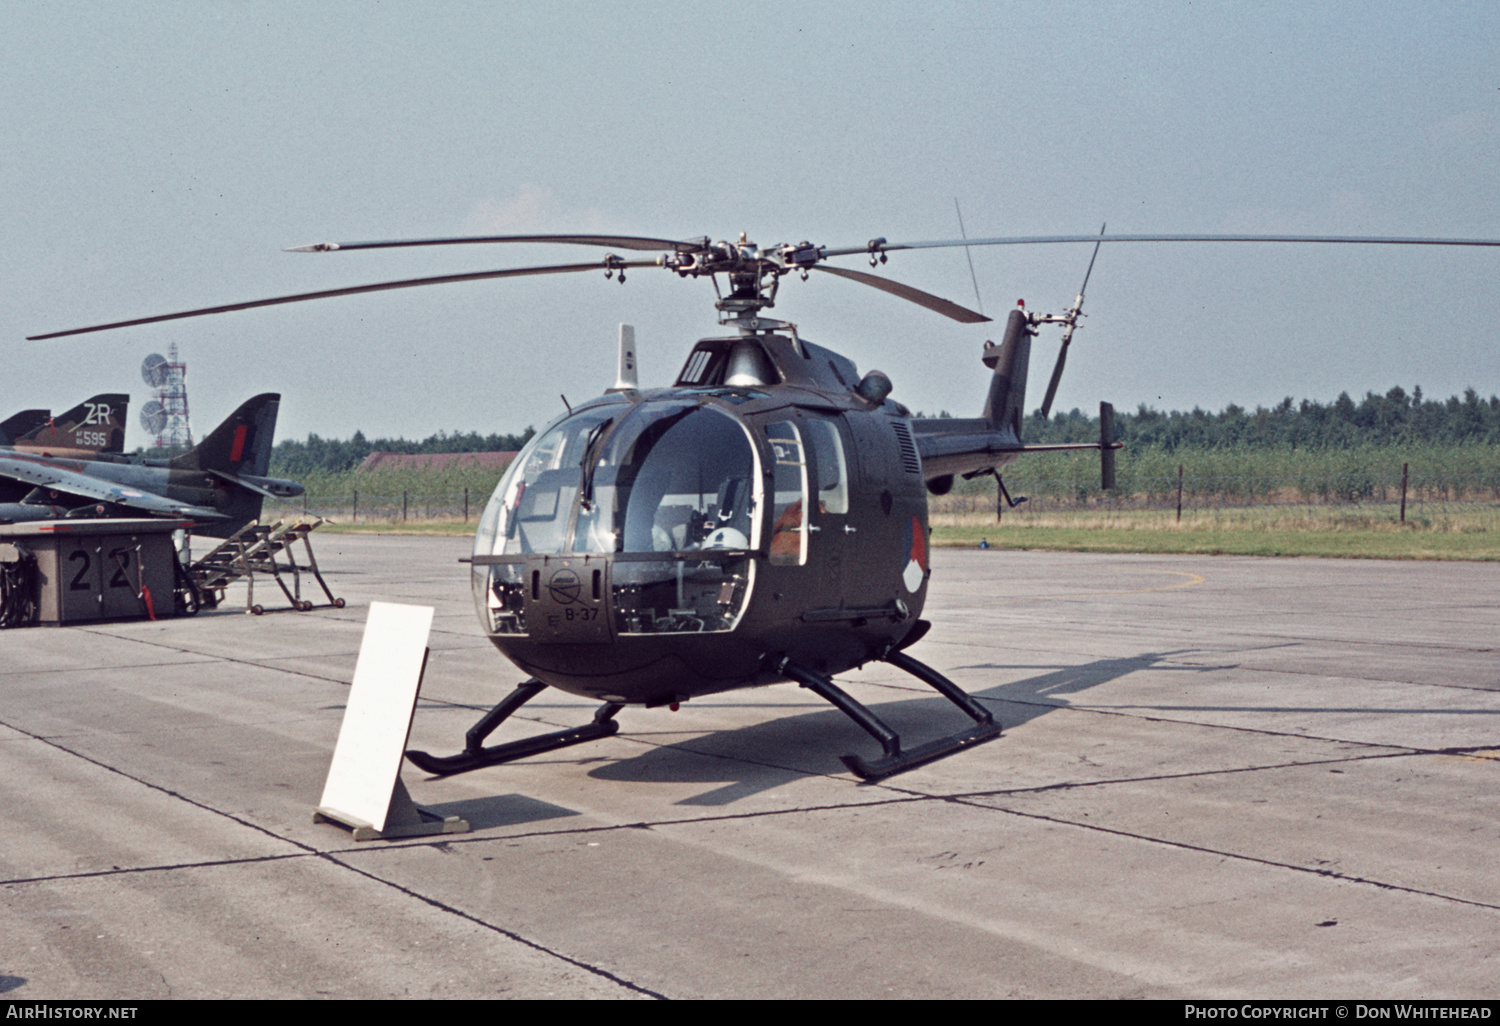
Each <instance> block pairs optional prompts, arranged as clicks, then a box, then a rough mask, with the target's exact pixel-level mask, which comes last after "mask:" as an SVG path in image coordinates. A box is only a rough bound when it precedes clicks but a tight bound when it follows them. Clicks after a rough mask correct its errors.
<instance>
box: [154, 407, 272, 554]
mask: <svg viewBox="0 0 1500 1026" xmlns="http://www.w3.org/2000/svg"><path fill="white" fill-rule="evenodd" d="M280 406H281V396H280V395H278V394H276V393H275V392H264V393H262V394H260V395H258V396H256V397H254V398H253V399H249V400H246V401H245V402H243V403H241V404H240V408H239V409H237V410H235V411H234V412H233V413H231V414H230V415H229V417H228V418H227V419H226V420H225V421H224V422H223V423H222V424H220V425H219V426H218V427H216V428H214V429H213V430H212V431H210V432H209V433H208V436H207V437H206V438H204V439H203V441H201V442H199V443H198V444H197V445H196V446H194V447H193V448H191V449H189V450H188V451H187V452H185V453H183V454H182V455H181V456H176V457H173V459H172V462H171V467H172V469H173V470H198V471H212V472H216V473H219V474H227V475H229V476H230V477H240V476H244V475H249V476H252V477H264V476H265V475H266V471H268V470H270V468H271V447H272V445H273V444H274V443H275V434H276V412H277V410H278V409H279V408H280ZM229 494H230V501H229V503H228V504H227V505H221V506H219V512H221V513H223V514H224V516H225V518H226V519H224V520H221V521H216V522H214V523H212V524H205V525H201V526H200V527H199V528H198V530H197V531H196V532H195V533H198V534H204V535H209V536H212V537H216V538H227V537H229V536H230V535H231V534H233V533H234V532H235V531H238V530H239V529H240V528H241V527H244V526H245V525H246V524H249V523H252V522H254V521H256V520H259V519H260V511H261V506H262V504H263V502H264V497H263V496H262V495H261V494H260V493H259V492H256V491H252V490H250V489H249V488H231V489H230V490H229Z"/></svg>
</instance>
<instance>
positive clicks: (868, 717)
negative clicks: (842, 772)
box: [779, 652, 1000, 780]
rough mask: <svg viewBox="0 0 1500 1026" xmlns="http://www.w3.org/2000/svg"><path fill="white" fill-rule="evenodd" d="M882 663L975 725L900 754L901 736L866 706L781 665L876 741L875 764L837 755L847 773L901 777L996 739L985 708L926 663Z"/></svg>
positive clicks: (905, 658)
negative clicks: (935, 694) (937, 696)
mask: <svg viewBox="0 0 1500 1026" xmlns="http://www.w3.org/2000/svg"><path fill="white" fill-rule="evenodd" d="M885 662H888V663H890V664H891V665H892V666H894V667H896V668H897V669H899V670H905V671H906V672H907V673H909V674H911V675H912V676H913V677H916V678H917V679H918V680H920V681H922V682H923V683H924V684H928V685H930V686H931V687H932V688H934V689H935V690H936V691H937V692H938V694H940V695H942V696H943V697H944V698H946V699H947V700H948V701H950V702H952V703H953V704H954V705H956V706H958V707H959V708H960V709H962V710H963V711H964V712H965V713H966V714H967V715H968V716H969V718H970V719H972V720H973V721H974V726H973V727H970V728H969V729H968V730H963V731H959V732H958V733H957V734H950V735H948V736H947V737H942V738H938V739H937V740H936V741H929V742H927V743H926V744H924V745H918V746H917V747H916V748H911V749H907V750H906V751H902V749H901V738H900V736H899V735H898V734H897V733H896V732H895V731H894V730H892V729H891V728H890V727H889V726H887V725H886V724H885V723H884V722H883V721H882V720H881V719H880V717H878V716H876V715H875V714H874V713H872V712H871V711H870V710H869V709H867V708H865V706H863V705H861V704H860V703H859V702H857V701H855V700H854V698H853V697H852V696H850V695H849V694H848V693H847V692H845V691H844V690H843V689H842V688H840V687H839V686H838V685H836V684H834V682H833V681H832V680H831V679H830V678H828V677H825V676H823V675H821V674H818V673H814V672H813V671H812V670H809V669H807V668H806V667H804V666H799V665H797V664H796V663H794V662H792V661H791V660H789V659H788V660H785V661H783V662H782V664H781V666H780V668H779V669H780V671H781V672H782V673H784V674H786V675H787V676H788V677H790V678H792V679H793V680H795V681H796V682H797V683H798V684H800V685H802V686H803V687H805V688H807V689H808V690H809V691H811V692H812V693H813V694H815V695H818V696H819V697H821V698H823V699H825V700H826V701H827V702H829V703H830V704H831V705H833V706H834V707H835V708H837V709H838V710H839V712H841V713H843V714H844V715H845V716H847V717H849V718H850V719H851V720H853V721H854V722H855V723H857V724H859V725H860V727H861V728H862V729H863V730H864V731H865V732H866V733H867V734H869V735H870V736H871V737H873V738H874V739H875V740H876V741H879V742H880V747H881V748H882V749H883V750H884V751H883V754H882V757H881V758H879V759H876V760H875V761H874V762H867V761H866V760H865V759H864V758H863V757H862V756H858V755H841V756H839V760H840V761H841V762H843V764H844V765H845V766H847V767H848V768H849V771H850V772H851V773H853V774H854V775H855V776H857V777H859V778H860V779H861V780H879V779H880V778H882V777H889V776H891V775H893V774H896V773H902V772H904V771H906V770H909V769H912V768H914V767H916V766H921V765H922V764H923V763H928V762H932V761H933V760H935V759H941V758H943V757H944V756H947V755H952V754H953V753H955V752H961V751H963V750H964V749H965V748H972V747H974V746H975V745H979V744H983V743H984V742H986V741H990V740H993V739H994V738H997V737H999V736H1000V724H998V723H996V722H995V718H994V716H993V715H992V714H991V713H990V711H989V710H988V709H986V708H984V706H982V705H980V704H979V703H978V702H976V701H974V699H973V698H972V697H971V696H970V695H969V693H968V692H966V691H964V690H963V688H960V687H959V686H958V685H957V684H955V683H953V682H952V681H951V680H949V679H948V678H947V677H944V676H943V675H942V674H941V673H938V672H937V671H936V670H934V669H933V668H932V667H930V666H928V665H927V664H926V663H922V662H918V661H917V660H915V659H913V658H912V657H911V656H909V655H907V654H906V653H904V652H890V653H887V654H886V657H885Z"/></svg>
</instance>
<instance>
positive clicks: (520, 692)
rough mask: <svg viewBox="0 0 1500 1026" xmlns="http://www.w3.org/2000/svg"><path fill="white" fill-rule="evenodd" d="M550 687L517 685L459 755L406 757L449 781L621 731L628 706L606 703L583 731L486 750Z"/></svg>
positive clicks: (408, 754)
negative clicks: (495, 735)
mask: <svg viewBox="0 0 1500 1026" xmlns="http://www.w3.org/2000/svg"><path fill="white" fill-rule="evenodd" d="M546 687H547V685H545V684H543V683H542V682H541V681H539V680H537V679H536V678H534V677H533V678H532V679H531V680H528V681H527V682H526V683H524V684H520V685H517V687H516V689H515V690H514V691H512V692H511V693H510V694H509V695H506V696H505V698H504V700H503V701H501V702H500V703H499V704H498V705H496V706H495V707H494V708H493V709H491V710H490V711H489V712H487V713H485V714H484V715H483V716H481V717H480V718H479V721H478V722H477V723H475V724H474V726H472V727H470V728H469V730H468V733H467V734H465V735H464V750H463V751H462V752H460V753H459V754H457V755H446V756H443V755H429V754H428V753H426V752H419V751H417V750H416V749H413V748H408V749H407V750H406V757H407V758H408V759H410V760H411V762H412V765H414V766H416V767H417V769H419V770H422V771H423V772H424V773H431V774H432V775H433V776H437V777H448V776H452V775H453V774H455V773H467V772H469V771H470V770H476V769H480V768H482V767H484V766H497V765H499V764H500V763H502V762H512V761H514V760H516V759H522V758H525V757H526V756H528V755H539V754H540V753H542V752H550V751H554V750H555V749H558V748H567V747H568V746H569V745H577V744H582V743H583V742H585V741H595V740H598V739H599V738H601V737H609V736H610V735H611V734H614V733H615V732H616V731H618V730H619V729H620V725H619V723H617V722H615V714H616V713H618V712H619V711H620V710H621V709H623V708H624V705H623V704H622V703H619V702H605V703H604V704H603V705H601V706H600V707H599V708H598V709H597V710H596V711H595V712H594V719H593V722H591V723H585V724H584V725H583V726H581V727H568V728H566V729H565V730H554V731H553V732H552V733H550V734H539V735H537V736H536V737H527V738H522V739H521V740H519V741H509V742H507V743H505V744H503V745H491V746H490V747H488V748H484V747H482V746H483V744H484V739H485V738H487V737H489V736H490V734H492V733H494V731H495V729H496V728H497V727H499V726H500V724H502V723H504V722H505V721H506V719H508V718H509V717H510V715H511V714H512V713H514V712H515V711H516V710H517V709H519V708H521V706H523V705H525V704H526V703H527V702H529V701H531V699H533V698H535V697H536V696H537V695H538V694H540V693H541V692H542V691H544V690H546Z"/></svg>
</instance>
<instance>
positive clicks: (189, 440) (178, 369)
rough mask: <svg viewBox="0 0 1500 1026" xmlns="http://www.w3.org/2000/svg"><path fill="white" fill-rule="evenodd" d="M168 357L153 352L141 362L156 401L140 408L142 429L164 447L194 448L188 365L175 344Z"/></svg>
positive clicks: (159, 445)
mask: <svg viewBox="0 0 1500 1026" xmlns="http://www.w3.org/2000/svg"><path fill="white" fill-rule="evenodd" d="M167 353H168V355H167V356H162V355H161V354H160V353H152V354H151V355H150V356H148V357H146V359H145V360H143V361H142V362H141V380H143V381H144V382H146V384H148V385H150V386H151V389H152V394H153V396H154V398H153V399H152V400H151V401H150V402H148V403H146V404H145V405H144V406H142V407H141V427H143V428H145V429H146V433H147V434H149V435H151V436H152V444H153V445H154V446H156V447H157V448H159V449H162V448H179V447H180V448H188V449H191V448H192V447H193V427H192V422H191V420H189V418H188V400H187V364H185V363H183V362H182V360H181V359H179V358H178V355H177V344H176V343H175V342H174V343H173V344H172V346H171V347H170V348H169V349H168V350H167Z"/></svg>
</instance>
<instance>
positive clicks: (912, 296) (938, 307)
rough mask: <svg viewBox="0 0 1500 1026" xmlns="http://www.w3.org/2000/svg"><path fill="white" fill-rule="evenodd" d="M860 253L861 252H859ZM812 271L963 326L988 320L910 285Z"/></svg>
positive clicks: (838, 269)
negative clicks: (949, 318)
mask: <svg viewBox="0 0 1500 1026" xmlns="http://www.w3.org/2000/svg"><path fill="white" fill-rule="evenodd" d="M861 252H863V251H862V250H861ZM812 270H814V271H823V272H825V273H827V274H836V275H838V276H839V277H840V278H848V279H849V280H850V281H857V282H859V283H860V284H862V285H869V286H870V287H871V288H876V289H879V290H880V291H881V292H889V293H890V294H891V295H893V296H900V297H901V298H902V299H905V300H909V301H910V302H913V303H916V304H917V305H918V306H925V307H926V308H927V309H929V310H933V311H936V312H937V313H940V314H942V315H943V316H944V317H951V318H953V319H954V320H955V321H959V322H960V323H963V324H980V323H983V322H984V321H987V320H989V318H988V317H986V316H985V315H984V314H982V313H975V312H974V311H973V310H970V309H968V308H967V307H962V306H959V305H958V304H957V303H952V302H949V301H948V300H946V299H943V298H942V297H941V296H934V295H933V294H932V293H931V292H923V291H922V290H921V289H914V288H912V287H911V286H910V285H903V284H901V283H900V282H899V281H891V279H889V278H879V277H876V276H875V275H873V274H866V273H865V272H864V271H851V270H849V269H847V268H844V267H823V266H821V265H819V266H815V267H813V268H812Z"/></svg>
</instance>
